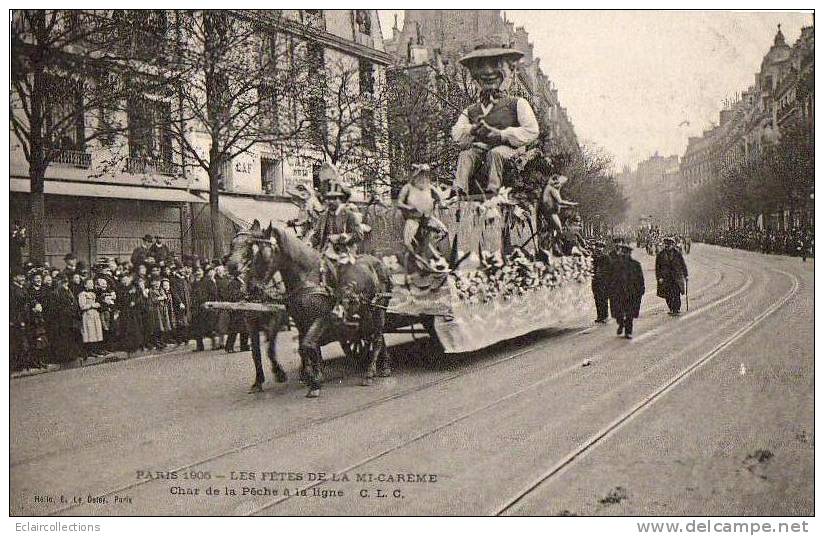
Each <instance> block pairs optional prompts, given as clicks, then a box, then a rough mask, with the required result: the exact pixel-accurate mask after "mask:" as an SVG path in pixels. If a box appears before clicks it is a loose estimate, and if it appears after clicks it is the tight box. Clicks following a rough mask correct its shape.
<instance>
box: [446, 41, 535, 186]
mask: <svg viewBox="0 0 824 536" xmlns="http://www.w3.org/2000/svg"><path fill="white" fill-rule="evenodd" d="M522 57H523V53H522V52H520V51H518V50H515V49H512V48H482V47H478V48H476V49H475V50H473V51H472V52H470V53H469V54H467V55H466V56H464V57H463V58H461V60H460V62H461V64H462V65H463V66H464V67H466V68H467V69H469V71H470V73H471V74H472V78H473V79H474V80H475V83H476V84H477V85H478V87H479V89H480V96H479V99H478V102H476V103H475V104H473V105H471V106H469V107H468V108H466V109H465V110H464V111H463V112H461V115H460V116H459V117H458V121H457V122H456V123H455V126H453V127H452V139H454V140H455V141H456V142H457V143H458V144H459V145H460V147H461V149H462V150H461V153H460V156H459V157H458V169H457V172H456V174H455V182H454V183H453V185H452V190H453V192H454V193H458V194H461V193H463V194H466V193H468V192H469V188H470V181H471V180H472V176H473V175H474V174H475V171H476V170H477V168H478V167H479V166H480V165H481V164H485V168H486V172H487V173H488V180H487V183H486V185H482V186H483V187H484V188H485V189H486V191H487V193H493V194H494V193H497V192H498V189H499V188H500V187H501V185H502V178H503V177H502V175H503V170H504V165H505V163H506V161H507V160H509V159H510V158H511V157H512V156H513V155H514V154H515V150H516V149H517V148H519V147H523V146H524V145H527V144H528V143H530V142H532V141H534V140H536V139H537V138H538V133H539V129H538V120H537V119H536V118H535V113H534V112H533V111H532V106H530V105H529V103H528V102H527V101H526V99H523V98H520V97H512V96H509V95H507V93H506V91H507V89H508V88H509V85H510V83H511V76H512V71H513V69H514V67H515V64H516V63H517V61H518V60H519V59H521V58H522Z"/></svg>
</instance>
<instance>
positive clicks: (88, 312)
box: [77, 278, 103, 356]
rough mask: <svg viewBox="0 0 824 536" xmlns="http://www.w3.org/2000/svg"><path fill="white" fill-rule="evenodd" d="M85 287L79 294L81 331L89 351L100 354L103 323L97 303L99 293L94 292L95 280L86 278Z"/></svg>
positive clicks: (92, 354)
mask: <svg viewBox="0 0 824 536" xmlns="http://www.w3.org/2000/svg"><path fill="white" fill-rule="evenodd" d="M83 288H84V290H83V291H82V292H80V294H79V295H78V296H77V304H78V305H79V306H80V311H81V323H80V333H81V334H82V335H83V345H84V346H85V347H86V351H87V353H88V354H89V355H91V356H97V355H100V343H101V342H103V323H102V322H101V321H100V312H99V311H98V310H99V309H100V304H99V303H97V294H95V292H94V280H93V279H91V278H89V279H86V281H84V283H83Z"/></svg>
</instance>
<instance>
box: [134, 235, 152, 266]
mask: <svg viewBox="0 0 824 536" xmlns="http://www.w3.org/2000/svg"><path fill="white" fill-rule="evenodd" d="M152 242H154V237H153V236H152V235H150V234H147V235H144V236H143V240H142V241H141V244H140V245H139V246H137V247H136V248H134V250H132V266H137V265H139V264H145V263H146V257H148V256H149V248H151V247H152Z"/></svg>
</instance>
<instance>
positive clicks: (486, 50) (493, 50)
mask: <svg viewBox="0 0 824 536" xmlns="http://www.w3.org/2000/svg"><path fill="white" fill-rule="evenodd" d="M501 57H504V58H506V59H508V60H510V61H518V60H519V59H521V58H523V57H524V53H523V52H521V51H520V50H517V49H514V48H506V47H492V46H488V45H478V46H477V47H475V50H473V51H472V52H470V53H469V54H466V55H465V56H464V57H462V58H461V59H460V60H458V61H459V62H460V63H461V65H463V66H465V67H469V66H470V65H471V64H472V63H473V62H474V61H476V60H480V59H484V58H501Z"/></svg>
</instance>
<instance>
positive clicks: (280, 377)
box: [275, 370, 286, 383]
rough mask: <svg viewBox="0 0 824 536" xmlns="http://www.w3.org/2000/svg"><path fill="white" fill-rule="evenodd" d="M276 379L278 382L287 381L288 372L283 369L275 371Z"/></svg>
mask: <svg viewBox="0 0 824 536" xmlns="http://www.w3.org/2000/svg"><path fill="white" fill-rule="evenodd" d="M275 381H276V382H278V383H286V373H285V372H283V371H282V370H278V371H277V372H275Z"/></svg>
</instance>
